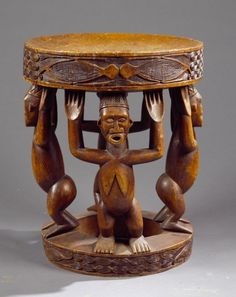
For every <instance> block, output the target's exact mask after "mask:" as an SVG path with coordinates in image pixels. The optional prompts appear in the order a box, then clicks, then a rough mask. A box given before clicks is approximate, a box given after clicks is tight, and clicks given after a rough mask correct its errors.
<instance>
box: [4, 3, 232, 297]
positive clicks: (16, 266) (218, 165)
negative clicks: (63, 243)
mask: <svg viewBox="0 0 236 297" xmlns="http://www.w3.org/2000/svg"><path fill="white" fill-rule="evenodd" d="M235 14H236V1H235V0H225V1H222V0H198V1H197V0H194V1H193V0H173V1H171V0H150V1H149V0H146V1H145V0H119V1H118V0H96V1H95V0H94V1H91V0H86V1H81V0H80V1H79V0H47V1H46V0H43V1H42V0H37V1H36V0H0V96H1V100H0V133H1V134H0V140H1V151H0V154H1V155H0V170H1V178H0V183H1V187H0V195H1V199H0V201H1V205H0V296H1V297H5V296H45V297H46V296H83V297H88V296H89V297H90V296H96V297H100V296H129V297H134V296H135V297H137V296H168V297H172V296H173V297H177V296H182V297H183V296H193V297H199V296H202V297H205V296H206V297H211V296H222V297H223V296H225V297H232V296H234V294H235V292H236V269H235V264H236V260H235V252H236V248H235V245H236V238H235V235H236V232H235V229H236V219H235V212H236V211H235V210H236V202H235V201H236V168H235V167H236V157H235V153H236V148H235V145H236V122H235V110H236V109H235V108H236V98H235V97H236V94H235V85H236V80H235V69H236V59H235V56H236V46H235V45H236V18H235ZM108 31H109V32H112V31H114V32H143V33H159V34H171V35H180V36H186V37H192V38H196V39H199V40H202V41H203V42H204V44H205V51H204V56H205V73H204V79H203V80H202V82H200V83H199V84H198V89H199V91H200V92H201V94H202V96H203V103H204V127H202V128H198V129H196V132H197V136H198V141H199V144H200V148H201V167H200V172H199V177H198V180H197V181H196V183H195V185H194V186H193V188H192V189H191V190H190V191H189V192H188V193H187V195H186V201H187V213H186V216H187V217H188V218H189V219H191V221H192V223H193V224H194V227H195V235H194V236H195V237H194V238H195V239H194V248H193V254H192V256H191V258H190V260H189V261H188V262H187V263H185V264H184V265H182V266H180V267H178V268H176V269H173V270H170V271H167V272H164V273H161V274H157V275H152V276H146V277H138V278H130V279H129V278H115V279H112V278H109V279H104V278H98V277H90V276H83V275H80V274H75V273H72V272H69V271H64V270H60V269H58V268H56V267H54V266H53V265H51V264H50V263H48V262H47V259H46V257H45V256H44V252H43V248H42V244H41V239H40V232H39V230H40V228H41V225H42V224H43V223H45V222H47V221H48V220H49V218H48V215H47V213H46V203H45V202H46V197H45V193H44V192H43V191H42V190H41V189H40V188H39V187H38V186H37V184H36V182H35V181H34V179H33V175H32V170H31V141H32V133H33V128H25V127H24V117H23V97H24V94H25V92H26V90H27V88H28V87H29V85H28V84H27V83H26V82H24V81H23V79H22V58H23V44H24V41H26V40H27V39H29V38H32V37H35V36H39V35H45V34H60V33H71V32H108ZM141 100H142V95H141V93H133V94H131V95H130V96H129V101H130V105H131V115H132V116H133V118H134V119H138V118H139V114H140V105H141ZM58 103H59V126H58V129H57V135H58V138H59V141H60V144H61V147H62V150H63V154H64V161H65V166H66V172H67V173H68V174H69V175H71V176H72V177H73V179H74V180H75V182H76V184H77V187H78V197H77V199H76V201H75V202H74V203H73V205H72V206H71V207H70V210H71V212H73V213H78V212H81V211H83V210H85V209H86V207H87V206H89V205H91V204H92V203H93V198H92V184H93V180H94V176H95V173H96V170H97V167H96V166H94V165H91V164H86V163H83V162H81V161H79V160H76V159H74V158H73V157H72V156H71V155H70V153H69V150H68V143H67V127H66V118H65V115H64V109H63V108H64V107H63V104H64V100H63V92H62V91H59V95H58ZM97 103H98V100H97V98H96V95H95V94H93V93H88V95H87V102H86V116H87V118H97V116H98V112H97ZM166 103H167V112H166V118H165V126H166V129H165V130H166V149H167V147H168V142H169V138H170V127H169V111H168V110H169V98H168V94H167V93H166ZM85 141H86V145H87V146H95V145H96V137H95V135H93V134H89V133H88V134H86V135H85ZM130 141H131V146H132V147H141V146H142V147H143V146H145V145H147V142H148V135H147V134H146V133H139V134H136V135H132V136H131V137H130ZM164 161H165V158H163V160H161V161H157V162H154V163H152V164H147V165H139V166H136V167H135V177H136V192H137V197H138V199H139V200H140V202H141V204H142V207H143V209H147V210H156V211H158V210H159V209H160V207H161V206H162V204H161V202H160V201H159V199H158V197H157V195H156V193H155V183H156V180H157V178H158V176H159V175H160V174H161V173H162V172H163V169H164Z"/></svg>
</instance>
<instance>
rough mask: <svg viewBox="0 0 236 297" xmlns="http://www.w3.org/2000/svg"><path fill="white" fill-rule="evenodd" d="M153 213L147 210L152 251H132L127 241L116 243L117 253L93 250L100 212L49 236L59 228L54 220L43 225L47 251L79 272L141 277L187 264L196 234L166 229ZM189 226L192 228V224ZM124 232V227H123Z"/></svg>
mask: <svg viewBox="0 0 236 297" xmlns="http://www.w3.org/2000/svg"><path fill="white" fill-rule="evenodd" d="M154 216H155V214H154V213H151V212H143V218H144V236H145V238H146V240H147V241H148V243H149V245H150V247H151V252H148V253H143V254H132V252H131V250H130V247H129V246H128V244H127V243H126V242H125V241H124V240H120V241H119V242H116V251H115V253H114V254H112V255H110V254H96V253H94V252H93V249H94V246H95V243H96V241H97V236H98V226H97V219H96V213H94V212H88V213H86V214H84V215H81V216H79V217H78V220H79V226H78V227H77V228H76V229H74V230H73V231H71V232H68V233H64V234H62V235H58V236H55V237H52V238H49V239H47V238H46V234H47V232H48V231H50V229H51V230H52V229H53V228H55V225H54V224H53V223H51V224H49V225H47V226H45V227H43V229H42V237H43V243H44V248H45V253H46V255H47V257H48V259H49V261H51V262H52V263H53V264H55V265H58V266H60V267H61V268H65V269H69V270H72V271H75V272H79V273H85V274H91V275H102V276H137V275H147V274H153V273H158V272H162V271H165V270H168V269H171V268H173V267H175V266H177V265H180V264H182V263H184V262H185V261H186V260H187V259H188V258H189V256H190V254H191V249H192V237H193V236H192V234H186V233H177V232H171V231H164V230H162V229H161V228H160V225H159V223H157V222H155V221H153V220H152V218H153V217H154ZM182 224H188V228H191V224H190V223H186V222H182ZM119 232H120V230H119Z"/></svg>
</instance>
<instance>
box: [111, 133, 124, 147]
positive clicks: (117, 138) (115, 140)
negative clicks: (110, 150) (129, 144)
mask: <svg viewBox="0 0 236 297" xmlns="http://www.w3.org/2000/svg"><path fill="white" fill-rule="evenodd" d="M109 140H110V142H111V143H112V144H119V143H122V142H123V141H124V135H123V134H121V133H120V134H112V135H110V137H109Z"/></svg>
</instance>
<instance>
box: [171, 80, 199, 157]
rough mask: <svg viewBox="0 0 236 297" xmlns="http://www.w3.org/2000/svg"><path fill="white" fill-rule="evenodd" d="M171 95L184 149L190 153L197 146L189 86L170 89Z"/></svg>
mask: <svg viewBox="0 0 236 297" xmlns="http://www.w3.org/2000/svg"><path fill="white" fill-rule="evenodd" d="M170 97H171V101H172V105H173V106H174V110H175V114H177V117H178V118H177V119H176V121H177V122H176V124H177V125H179V128H180V129H179V133H180V135H179V138H180V142H181V145H182V149H183V150H184V151H185V152H186V153H188V152H191V151H194V150H195V149H196V147H197V141H196V138H195V133H194V128H193V124H192V110H191V102H190V93H189V87H188V86H186V87H181V88H173V89H170Z"/></svg>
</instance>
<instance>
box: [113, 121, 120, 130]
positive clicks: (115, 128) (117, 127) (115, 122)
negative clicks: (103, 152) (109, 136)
mask: <svg viewBox="0 0 236 297" xmlns="http://www.w3.org/2000/svg"><path fill="white" fill-rule="evenodd" d="M118 129H119V123H118V121H114V130H118Z"/></svg>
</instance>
